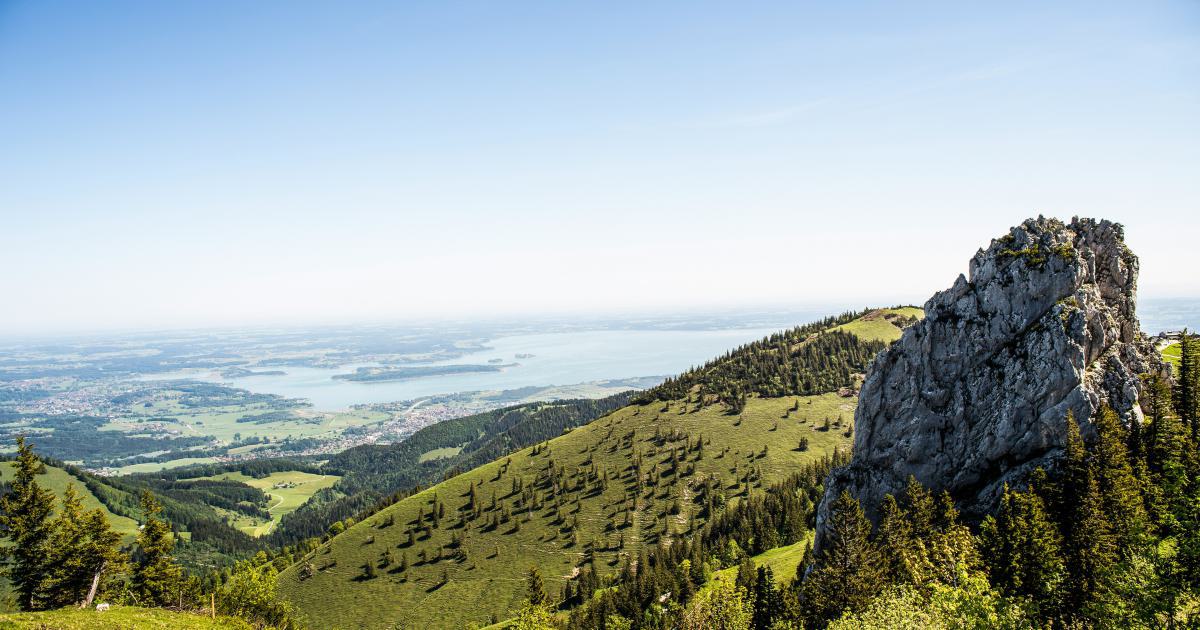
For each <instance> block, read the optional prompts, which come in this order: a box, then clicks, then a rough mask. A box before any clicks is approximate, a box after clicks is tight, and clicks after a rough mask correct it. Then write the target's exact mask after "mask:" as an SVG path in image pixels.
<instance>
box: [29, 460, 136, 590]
mask: <svg viewBox="0 0 1200 630" xmlns="http://www.w3.org/2000/svg"><path fill="white" fill-rule="evenodd" d="M120 542H121V535H120V534H118V533H116V532H114V531H113V530H112V528H111V527H110V526H109V524H108V518H107V517H106V516H105V515H104V512H103V511H102V510H100V509H96V510H92V511H90V512H85V511H84V509H83V501H82V500H81V499H80V497H79V493H78V492H76V491H75V486H74V484H68V485H67V489H66V490H65V491H64V492H63V496H62V506H61V507H60V508H59V510H58V516H57V517H56V518H55V520H54V533H53V535H52V536H51V542H50V554H51V560H52V562H53V565H52V567H51V569H50V573H49V580H48V585H47V600H48V601H47V604H48V606H49V607H51V608H61V607H63V606H70V605H74V604H79V603H81V602H84V603H87V602H88V598H89V596H95V595H97V594H103V593H104V591H105V589H106V587H107V585H108V582H109V581H110V580H111V578H112V577H113V576H115V575H116V574H118V573H120V572H121V571H122V570H123V569H124V565H125V556H124V554H122V553H121V552H120V550H119V549H118V545H119V544H120Z"/></svg>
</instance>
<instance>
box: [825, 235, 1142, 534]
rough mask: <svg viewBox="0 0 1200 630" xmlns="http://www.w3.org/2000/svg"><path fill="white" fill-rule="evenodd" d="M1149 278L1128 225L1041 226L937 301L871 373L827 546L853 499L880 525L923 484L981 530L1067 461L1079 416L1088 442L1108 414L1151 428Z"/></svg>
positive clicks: (1009, 238) (829, 488) (998, 243)
mask: <svg viewBox="0 0 1200 630" xmlns="http://www.w3.org/2000/svg"><path fill="white" fill-rule="evenodd" d="M1137 273H1138V260H1137V257H1136V256H1134V255H1133V253H1132V252H1130V251H1129V249H1128V248H1127V247H1126V246H1125V243H1124V234H1123V230H1122V228H1121V226H1120V225H1119V224H1115V223H1110V222H1108V221H1096V220H1093V219H1074V220H1072V221H1071V223H1070V224H1063V223H1062V222H1061V221H1058V220H1055V219H1045V218H1040V217H1039V218H1037V219H1030V220H1028V221H1026V222H1025V223H1023V224H1022V225H1020V226H1018V227H1015V228H1013V229H1012V230H1011V231H1010V232H1009V234H1007V235H1006V236H1004V237H1002V238H999V239H996V240H994V241H992V243H991V245H990V246H989V247H988V248H987V249H986V250H980V251H979V252H978V253H976V254H975V257H974V258H973V259H972V260H971V264H970V275H969V277H963V276H961V275H960V276H959V278H958V280H957V281H955V283H954V286H952V287H950V288H949V289H947V290H945V291H942V292H940V293H938V294H936V295H934V296H933V297H932V298H931V299H930V300H929V301H928V302H927V303H926V304H925V319H924V320H923V321H921V322H920V323H918V324H916V325H914V326H911V327H910V328H908V329H907V330H906V331H905V333H904V336H903V337H902V338H901V339H900V340H899V341H898V342H896V343H895V344H893V345H892V346H891V347H890V348H888V349H887V350H885V351H883V352H882V353H880V355H879V356H878V357H877V358H876V359H875V361H874V363H873V364H872V365H871V367H870V369H869V370H868V372H867V376H866V380H865V382H864V384H863V387H862V390H861V392H860V394H859V400H858V410H857V412H856V413H855V415H854V421H855V440H854V453H853V457H852V459H851V463H850V464H849V465H848V466H846V467H844V468H842V469H839V470H836V471H834V472H833V474H831V475H830V478H829V480H828V482H827V484H826V492H825V496H824V499H823V500H822V502H821V505H820V507H819V511H818V524H817V535H818V546H819V545H820V542H821V537H822V535H823V534H824V532H823V531H822V530H823V527H824V524H825V523H826V522H828V517H829V513H828V512H829V510H830V507H831V506H832V504H833V501H834V499H836V498H837V495H838V494H840V493H841V492H842V490H844V489H849V490H850V492H851V493H852V494H854V495H855V496H857V497H858V499H859V500H860V501H861V502H862V504H863V507H864V508H866V509H867V513H868V514H869V515H871V516H872V518H874V516H875V514H874V510H875V507H876V506H878V505H879V503H880V501H881V500H882V499H883V497H884V496H885V495H886V494H889V493H891V494H897V495H898V494H899V493H900V492H901V490H902V489H903V487H904V484H905V482H906V481H907V479H908V477H909V475H912V476H915V477H916V479H917V480H918V481H920V482H921V483H922V484H924V485H925V486H927V487H930V488H934V489H936V490H938V491H941V490H942V489H945V490H948V491H949V492H950V494H951V495H952V496H953V497H954V498H955V499H956V500H957V501H958V502H959V506H960V508H961V509H962V510H963V511H964V513H965V515H966V516H968V517H972V516H973V517H980V516H982V515H983V514H985V513H987V512H989V511H990V510H991V508H992V506H993V505H995V503H996V501H997V499H998V495H999V493H1000V492H1001V490H1002V488H1003V484H1004V483H1005V482H1014V481H1019V480H1020V479H1021V477H1022V476H1023V475H1024V474H1025V473H1026V472H1028V471H1030V470H1032V469H1033V468H1035V467H1037V466H1048V464H1049V463H1050V462H1051V461H1052V460H1053V459H1054V458H1055V457H1056V456H1058V455H1059V454H1060V453H1061V449H1062V446H1063V444H1064V441H1065V437H1066V427H1065V422H1064V418H1065V417H1066V415H1067V411H1068V410H1071V411H1074V413H1075V417H1076V418H1078V419H1080V423H1081V429H1082V431H1083V433H1084V437H1085V438H1087V437H1088V436H1089V434H1090V433H1094V430H1093V429H1092V427H1091V426H1090V425H1089V424H1088V423H1087V422H1086V420H1087V418H1089V417H1090V416H1091V414H1092V412H1093V411H1094V410H1095V409H1097V408H1098V407H1099V406H1100V404H1101V403H1102V402H1104V401H1107V402H1108V403H1109V404H1110V405H1112V406H1113V408H1115V409H1116V410H1117V412H1118V413H1119V414H1121V415H1122V417H1123V418H1124V420H1125V421H1126V422H1127V423H1128V422H1140V421H1141V411H1140V409H1139V406H1138V390H1139V386H1140V379H1139V375H1140V374H1142V373H1145V372H1148V371H1150V370H1152V369H1158V367H1159V365H1160V361H1159V360H1158V359H1157V358H1156V355H1155V353H1154V352H1153V349H1152V348H1151V347H1150V346H1149V345H1148V344H1147V343H1146V342H1145V341H1144V339H1143V338H1142V335H1141V333H1140V329H1139V326H1138V321H1137V316H1136V314H1135V313H1134V306H1135V304H1134V303H1135V292H1136V287H1137Z"/></svg>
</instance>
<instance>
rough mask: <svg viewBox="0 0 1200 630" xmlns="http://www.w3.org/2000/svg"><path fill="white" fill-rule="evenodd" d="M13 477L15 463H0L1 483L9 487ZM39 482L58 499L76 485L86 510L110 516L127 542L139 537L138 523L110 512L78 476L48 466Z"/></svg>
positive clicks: (112, 522)
mask: <svg viewBox="0 0 1200 630" xmlns="http://www.w3.org/2000/svg"><path fill="white" fill-rule="evenodd" d="M12 475H13V463H12V462H0V482H3V483H4V484H5V487H7V485H8V483H9V482H11V481H12ZM37 481H38V483H39V484H41V485H42V486H43V487H45V488H47V489H49V490H50V491H52V492H54V494H55V495H56V496H58V497H62V495H63V492H64V491H65V490H66V489H67V485H69V484H74V486H75V491H76V492H78V493H79V494H80V497H81V498H82V499H83V507H84V508H85V509H87V510H94V509H97V508H99V509H101V510H104V513H105V515H107V516H108V522H109V523H110V524H111V525H112V527H113V529H114V530H116V531H117V532H119V533H120V534H121V535H122V536H124V537H125V538H126V541H127V542H128V541H131V540H133V537H134V536H136V535H137V529H138V523H137V521H135V520H133V519H132V518H129V517H127V516H122V515H119V514H114V513H113V512H112V511H111V510H109V509H108V507H107V506H105V505H104V503H103V502H102V501H100V499H98V498H96V495H95V494H92V491H91V490H90V489H89V488H88V485H87V482H86V481H85V478H81V477H79V476H76V475H75V474H72V473H71V472H69V471H67V470H65V469H63V468H59V467H57V466H46V474H45V475H41V476H40V477H38V480H37Z"/></svg>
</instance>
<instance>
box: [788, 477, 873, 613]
mask: <svg viewBox="0 0 1200 630" xmlns="http://www.w3.org/2000/svg"><path fill="white" fill-rule="evenodd" d="M870 536H871V522H870V521H869V520H867V517H866V515H865V514H863V509H862V506H860V505H859V503H858V500H857V499H855V498H854V497H853V496H852V495H851V494H850V492H849V491H845V490H843V491H842V494H841V495H839V496H838V498H837V501H835V502H834V504H833V511H832V517H831V519H830V524H829V533H828V539H827V540H826V541H825V545H824V547H823V548H822V549H821V552H820V555H819V556H818V557H817V561H816V568H815V569H814V570H813V572H812V574H811V575H809V579H808V580H807V581H805V583H804V590H803V599H804V602H803V606H804V609H805V611H806V616H807V617H808V618H809V621H810V623H811V624H812V625H821V624H822V623H823V622H824V621H826V620H829V619H833V618H834V617H836V616H837V615H839V614H841V613H842V612H843V611H847V610H850V611H859V610H862V608H863V607H865V606H866V605H867V603H868V602H870V600H871V598H872V597H874V596H875V595H877V594H878V593H879V592H880V591H881V590H882V588H883V585H884V581H883V571H882V569H881V567H880V566H879V553H878V550H877V548H876V547H875V545H874V543H872V542H871V538H870Z"/></svg>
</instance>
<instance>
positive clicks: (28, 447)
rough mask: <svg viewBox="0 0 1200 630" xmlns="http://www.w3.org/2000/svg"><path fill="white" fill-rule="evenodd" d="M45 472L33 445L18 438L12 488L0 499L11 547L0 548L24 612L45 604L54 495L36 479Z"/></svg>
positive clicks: (0, 514)
mask: <svg viewBox="0 0 1200 630" xmlns="http://www.w3.org/2000/svg"><path fill="white" fill-rule="evenodd" d="M45 472H46V467H45V465H43V464H42V462H41V460H39V459H38V458H37V455H34V453H33V445H32V444H29V443H27V442H26V441H25V437H24V436H18V437H17V458H16V460H15V461H14V462H13V480H12V483H11V488H10V490H9V492H8V493H7V494H5V495H4V496H3V497H2V498H0V525H2V526H3V532H4V537H5V538H6V539H8V541H9V542H10V543H11V544H9V545H3V546H0V557H3V558H4V559H5V560H7V561H8V565H7V566H6V567H5V569H4V575H5V576H7V577H8V579H9V581H10V582H11V583H12V585H13V588H14V590H15V591H16V592H17V604H18V605H19V606H20V607H21V609H22V610H40V609H42V608H44V607H45V605H46V592H45V589H46V581H47V579H48V578H49V576H50V569H51V567H50V564H51V558H52V557H53V556H52V554H51V549H50V541H51V538H52V535H53V532H54V522H53V520H51V513H52V512H53V510H54V495H53V494H52V493H51V492H50V491H48V490H46V489H45V488H42V487H41V486H40V485H39V484H38V482H37V476H38V475H40V474H43V473H45Z"/></svg>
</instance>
